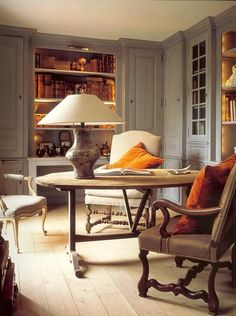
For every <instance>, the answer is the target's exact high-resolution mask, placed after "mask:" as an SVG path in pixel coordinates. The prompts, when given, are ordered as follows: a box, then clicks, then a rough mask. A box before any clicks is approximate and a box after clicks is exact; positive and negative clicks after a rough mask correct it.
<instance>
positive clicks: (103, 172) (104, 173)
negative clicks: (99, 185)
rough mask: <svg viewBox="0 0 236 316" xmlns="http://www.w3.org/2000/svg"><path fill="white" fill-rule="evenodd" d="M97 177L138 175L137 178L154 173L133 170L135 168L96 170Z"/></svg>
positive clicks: (144, 170)
mask: <svg viewBox="0 0 236 316" xmlns="http://www.w3.org/2000/svg"><path fill="white" fill-rule="evenodd" d="M94 174H95V176H122V175H137V176H151V175H154V172H153V171H151V170H148V169H133V168H124V169H122V168H114V169H107V168H102V167H100V168H97V169H95V170H94Z"/></svg>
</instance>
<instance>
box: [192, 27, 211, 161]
mask: <svg viewBox="0 0 236 316" xmlns="http://www.w3.org/2000/svg"><path fill="white" fill-rule="evenodd" d="M209 54H210V48H209V40H208V32H206V33H204V34H202V35H200V36H198V37H195V38H193V39H191V40H190V41H189V44H188V78H187V82H188V83H187V84H188V87H187V89H188V96H187V122H188V128H187V158H188V159H189V160H190V161H205V160H209V159H210V137H211V132H210V124H211V121H210V111H211V109H210V100H211V94H212V93H213V91H212V87H211V84H210V76H211V74H210V66H209ZM211 63H213V61H211Z"/></svg>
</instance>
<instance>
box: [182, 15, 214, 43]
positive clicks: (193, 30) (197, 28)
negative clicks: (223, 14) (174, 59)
mask: <svg viewBox="0 0 236 316" xmlns="http://www.w3.org/2000/svg"><path fill="white" fill-rule="evenodd" d="M215 27H216V25H215V19H214V18H213V17H212V16H208V17H207V18H205V19H203V20H201V21H200V22H198V23H197V24H195V25H193V26H192V27H190V28H189V29H187V30H186V31H184V34H185V36H186V39H189V38H192V37H194V36H196V35H198V34H200V33H203V32H205V31H207V30H209V29H215Z"/></svg>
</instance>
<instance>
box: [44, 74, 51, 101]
mask: <svg viewBox="0 0 236 316" xmlns="http://www.w3.org/2000/svg"><path fill="white" fill-rule="evenodd" d="M51 80H52V76H51V75H45V98H51V97H52V95H51Z"/></svg>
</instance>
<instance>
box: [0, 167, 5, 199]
mask: <svg viewBox="0 0 236 316" xmlns="http://www.w3.org/2000/svg"><path fill="white" fill-rule="evenodd" d="M4 194H6V187H5V181H4V177H3V166H2V162H1V161H0V195H4Z"/></svg>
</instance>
